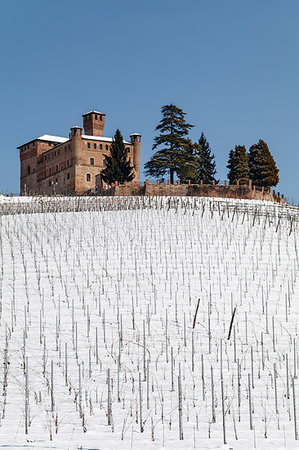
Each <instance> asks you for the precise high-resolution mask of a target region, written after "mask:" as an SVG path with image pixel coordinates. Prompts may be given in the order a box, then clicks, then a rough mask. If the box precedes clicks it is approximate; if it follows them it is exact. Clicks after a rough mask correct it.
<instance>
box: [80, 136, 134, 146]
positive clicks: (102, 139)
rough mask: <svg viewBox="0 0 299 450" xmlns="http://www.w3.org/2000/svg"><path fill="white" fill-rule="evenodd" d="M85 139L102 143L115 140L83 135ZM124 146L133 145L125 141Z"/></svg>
mask: <svg viewBox="0 0 299 450" xmlns="http://www.w3.org/2000/svg"><path fill="white" fill-rule="evenodd" d="M82 138H83V139H88V140H90V141H101V142H112V141H113V138H111V137H103V136H90V135H88V134H83V135H82ZM124 144H131V142H128V141H124Z"/></svg>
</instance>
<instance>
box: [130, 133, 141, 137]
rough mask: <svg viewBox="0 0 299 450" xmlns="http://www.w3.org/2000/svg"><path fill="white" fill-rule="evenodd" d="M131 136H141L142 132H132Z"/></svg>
mask: <svg viewBox="0 0 299 450" xmlns="http://www.w3.org/2000/svg"><path fill="white" fill-rule="evenodd" d="M130 136H141V134H140V133H132V134H130Z"/></svg>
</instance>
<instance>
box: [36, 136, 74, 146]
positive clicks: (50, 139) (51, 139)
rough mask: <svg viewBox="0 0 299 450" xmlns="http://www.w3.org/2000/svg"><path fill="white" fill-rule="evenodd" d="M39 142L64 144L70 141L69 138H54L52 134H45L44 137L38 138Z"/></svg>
mask: <svg viewBox="0 0 299 450" xmlns="http://www.w3.org/2000/svg"><path fill="white" fill-rule="evenodd" d="M37 140H39V141H50V142H57V143H58V142H59V143H61V144H63V143H64V142H66V141H69V138H65V137H61V136H52V135H51V134H43V135H42V136H40V137H38V138H37Z"/></svg>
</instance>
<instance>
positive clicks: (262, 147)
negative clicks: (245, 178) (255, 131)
mask: <svg viewBox="0 0 299 450" xmlns="http://www.w3.org/2000/svg"><path fill="white" fill-rule="evenodd" d="M278 173H279V170H278V169H277V167H276V163H275V161H274V158H273V156H272V155H271V153H270V150H269V147H268V145H267V144H266V142H264V141H263V140H262V139H260V140H259V141H258V143H257V144H254V145H252V146H251V147H250V149H249V176H250V179H251V180H252V183H253V184H255V185H257V186H265V187H270V186H276V185H277V184H278V182H279V176H278Z"/></svg>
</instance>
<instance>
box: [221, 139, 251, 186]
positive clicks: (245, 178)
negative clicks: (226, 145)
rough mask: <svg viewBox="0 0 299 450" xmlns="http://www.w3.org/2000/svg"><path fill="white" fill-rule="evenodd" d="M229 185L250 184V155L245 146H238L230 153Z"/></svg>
mask: <svg viewBox="0 0 299 450" xmlns="http://www.w3.org/2000/svg"><path fill="white" fill-rule="evenodd" d="M226 167H227V168H228V169H229V172H228V179H229V184H237V180H239V183H240V184H248V182H249V166H248V155H247V152H246V148H245V145H236V146H235V150H231V151H230V152H229V159H228V164H227V166H226Z"/></svg>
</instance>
